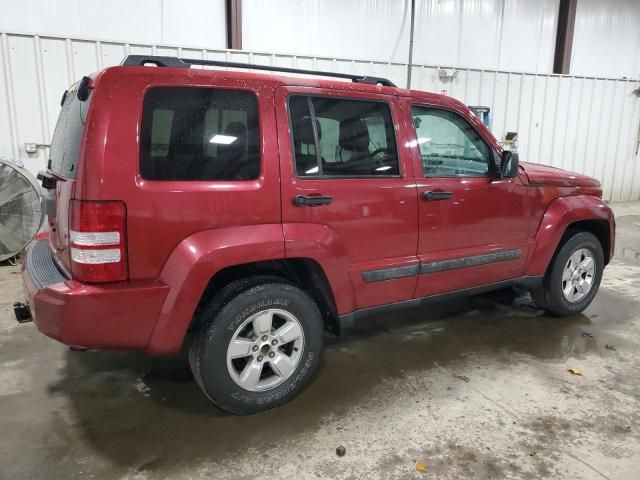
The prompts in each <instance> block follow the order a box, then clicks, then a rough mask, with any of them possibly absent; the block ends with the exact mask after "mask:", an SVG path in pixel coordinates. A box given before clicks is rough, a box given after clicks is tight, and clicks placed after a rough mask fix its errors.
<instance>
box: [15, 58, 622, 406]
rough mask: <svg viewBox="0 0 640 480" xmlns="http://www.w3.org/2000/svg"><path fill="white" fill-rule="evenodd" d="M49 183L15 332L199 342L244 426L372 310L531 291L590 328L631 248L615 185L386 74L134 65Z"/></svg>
mask: <svg viewBox="0 0 640 480" xmlns="http://www.w3.org/2000/svg"><path fill="white" fill-rule="evenodd" d="M193 65H195V66H197V68H191V67H192V66H193ZM207 66H208V67H218V68H205V67H207ZM230 68H231V69H230ZM242 68H245V69H246V68H251V69H252V70H253V71H241V69H242ZM255 70H267V71H273V70H278V71H284V72H287V73H294V74H298V75H297V76H290V77H285V76H278V75H276V74H273V73H256V72H255ZM299 74H306V76H305V77H302V76H300V75H299ZM310 75H315V76H314V77H310ZM327 77H338V78H337V79H336V78H333V79H329V78H327ZM40 179H41V180H42V183H43V187H44V188H43V191H44V200H43V201H44V204H45V208H46V211H47V214H48V221H49V232H48V234H43V235H41V236H39V237H37V238H36V239H35V241H34V242H33V243H32V244H31V246H30V247H29V249H28V251H27V254H26V257H25V260H24V265H23V281H24V288H25V293H26V298H27V303H24V304H23V303H19V304H16V306H15V313H16V317H17V318H18V319H19V320H20V321H29V320H31V318H33V320H34V321H35V323H36V325H37V327H38V329H39V330H40V331H41V332H43V333H44V334H45V335H48V336H50V337H52V338H55V339H56V340H59V341H60V342H63V343H65V344H67V345H71V346H77V347H86V348H99V349H138V350H144V351H146V352H149V353H152V354H174V353H176V352H179V351H180V350H181V348H182V347H183V345H185V346H186V348H187V349H188V352H189V358H190V363H191V367H192V370H193V374H194V376H195V379H196V381H197V382H198V384H199V385H200V387H201V388H202V390H203V391H204V392H205V393H206V395H207V396H208V397H209V398H210V399H211V401H212V402H214V403H215V404H216V405H218V406H219V407H220V408H222V409H224V410H227V411H229V412H233V413H236V414H249V413H254V412H257V411H260V410H264V409H267V408H270V407H273V406H276V405H280V404H282V403H284V402H286V401H288V400H290V399H291V398H293V397H294V396H295V395H297V394H298V393H299V392H300V391H301V390H302V389H303V388H304V387H305V385H306V384H307V383H308V382H309V380H310V378H311V377H312V376H313V374H314V372H315V371H316V369H317V367H318V364H319V361H320V354H321V350H322V345H323V336H324V332H325V330H328V331H330V332H333V333H339V331H340V328H341V327H344V325H345V324H348V323H349V322H352V321H353V320H354V319H355V318H357V317H360V316H361V315H365V314H367V313H369V312H371V311H379V310H380V309H384V310H386V309H392V308H396V307H400V306H414V305H420V304H424V303H427V302H430V301H432V300H437V299H443V298H448V297H450V296H452V295H467V294H473V293H477V292H482V291H487V290H491V289H497V288H503V287H505V286H512V285H516V286H520V287H522V288H525V289H527V290H529V291H530V292H531V294H532V297H533V299H534V302H535V303H536V305H538V306H539V307H541V308H543V309H544V310H546V311H547V312H549V313H550V314H553V315H558V316H563V315H572V314H575V313H578V312H581V311H582V310H584V309H585V308H586V307H587V306H588V305H589V303H590V302H591V301H592V300H593V298H594V296H595V294H596V292H597V290H598V286H599V284H600V280H601V278H602V273H603V269H604V266H605V265H606V264H607V263H608V262H609V261H610V259H611V257H612V255H613V248H614V228H615V224H614V218H613V214H612V212H611V209H610V208H609V207H608V206H607V205H606V204H605V203H604V202H603V201H602V200H601V196H602V189H601V187H600V184H599V183H598V181H596V180H594V179H592V178H589V177H586V176H583V175H578V174H574V173H569V172H565V171H562V170H558V169H555V168H551V167H546V166H541V165H535V164H519V162H518V156H517V154H515V153H512V152H509V151H503V149H502V148H501V146H500V145H499V144H498V142H497V141H496V139H495V138H494V137H493V136H492V135H491V133H490V132H489V131H488V130H487V128H485V126H484V125H483V124H482V123H481V122H480V121H479V120H478V119H477V118H476V117H475V116H474V115H473V114H472V113H471V112H470V110H469V109H468V108H467V107H465V105H463V104H462V103H460V102H458V101H456V100H454V99H452V98H449V97H446V96H442V95H435V94H430V93H424V92H419V91H414V90H405V89H402V88H397V87H395V86H394V85H393V84H392V83H391V82H389V81H388V80H385V79H381V78H375V77H366V76H365V77H360V76H356V75H346V74H336V73H330V72H314V71H303V70H294V69H287V68H276V67H264V66H258V65H249V66H247V65H239V64H231V63H223V62H215V61H205V60H186V59H185V60H181V59H178V58H170V57H144V56H129V57H127V58H126V59H125V60H124V61H123V63H122V64H121V65H120V66H117V67H111V68H106V69H104V70H102V71H101V72H99V73H96V74H94V75H92V76H90V77H84V78H83V79H82V80H81V81H80V82H78V83H77V84H75V85H74V86H73V87H71V88H70V89H69V90H68V91H67V92H65V94H64V96H63V98H62V111H61V113H60V117H59V119H58V123H57V126H56V129H55V134H54V137H53V142H52V145H51V156H50V160H49V165H48V169H47V170H46V171H44V172H41V174H40Z"/></svg>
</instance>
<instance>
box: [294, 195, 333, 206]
mask: <svg viewBox="0 0 640 480" xmlns="http://www.w3.org/2000/svg"><path fill="white" fill-rule="evenodd" d="M332 201H333V198H331V197H329V196H327V195H309V196H304V195H297V196H296V197H295V198H294V199H293V204H294V205H295V206H296V207H302V206H303V205H306V206H310V207H318V206H320V205H329V204H330V203H331V202H332Z"/></svg>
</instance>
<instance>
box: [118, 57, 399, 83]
mask: <svg viewBox="0 0 640 480" xmlns="http://www.w3.org/2000/svg"><path fill="white" fill-rule="evenodd" d="M148 63H151V64H152V65H155V66H157V67H169V68H189V67H191V65H206V66H211V67H230V68H245V69H250V70H266V71H269V72H284V73H302V74H305V75H319V76H323V77H334V78H344V79H347V80H351V81H352V82H355V83H366V84H370V85H383V86H385V87H395V86H396V85H395V84H394V83H393V82H392V81H391V80H388V79H386V78H380V77H371V76H369V75H352V74H350V73H337V72H323V71H320V70H304V69H300V68H287V67H275V66H272V65H256V64H254V63H238V62H222V61H218V60H198V59H195V58H178V57H164V56H156V55H129V56H127V57H125V59H124V60H122V63H121V64H120V65H124V66H143V65H146V64H148Z"/></svg>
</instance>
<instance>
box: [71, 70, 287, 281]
mask: <svg viewBox="0 0 640 480" xmlns="http://www.w3.org/2000/svg"><path fill="white" fill-rule="evenodd" d="M224 73H225V72H220V75H212V74H211V72H210V71H204V70H200V71H198V70H195V69H194V70H190V71H188V74H187V75H185V71H184V70H182V69H173V68H151V67H113V68H109V69H106V70H105V71H104V72H103V73H102V75H101V76H100V77H99V79H98V80H97V81H96V89H95V92H94V94H95V96H94V98H93V102H94V104H93V107H94V112H95V114H94V115H93V117H92V125H91V130H90V132H91V133H90V135H89V137H88V139H87V144H86V150H85V158H84V162H83V163H82V165H81V166H80V170H79V172H78V176H79V178H81V181H80V182H78V185H77V188H76V197H78V198H82V199H87V200H123V201H124V202H125V203H126V205H127V240H128V241H127V245H128V257H129V258H128V260H129V278H130V279H131V280H138V279H149V278H157V277H158V276H159V275H160V272H161V270H162V268H163V265H164V264H165V262H166V261H167V259H168V257H169V255H170V253H171V252H173V251H174V249H176V247H177V246H178V245H179V244H180V243H181V242H182V241H183V240H184V239H186V238H188V237H189V236H191V235H193V234H195V233H198V232H204V231H208V230H217V229H226V228H229V227H235V226H238V225H247V226H249V225H264V224H271V225H273V224H279V223H280V222H281V214H280V189H279V171H278V158H277V157H278V149H277V138H276V135H275V114H274V109H273V90H274V88H275V87H274V86H273V85H272V84H271V83H269V82H264V81H254V82H248V81H246V80H242V79H238V78H229V77H228V76H225V75H224ZM156 86H180V87H185V86H193V87H214V88H216V87H217V88H226V89H232V90H246V91H250V92H253V93H254V94H255V95H256V98H257V102H258V116H259V123H260V135H261V143H260V154H261V174H260V177H259V178H258V179H256V180H251V181H155V180H146V179H144V178H142V177H141V176H140V169H139V152H140V144H139V136H140V121H141V118H142V107H143V99H144V94H145V92H146V91H148V90H149V89H150V88H153V87H156Z"/></svg>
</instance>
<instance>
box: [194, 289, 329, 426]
mask: <svg viewBox="0 0 640 480" xmlns="http://www.w3.org/2000/svg"><path fill="white" fill-rule="evenodd" d="M232 290H233V289H232ZM237 290H238V289H236V291H235V292H234V295H233V296H231V298H227V299H226V300H225V301H224V302H223V303H224V305H223V306H221V305H220V303H221V302H220V301H219V299H218V300H216V299H214V300H213V301H212V302H210V304H209V305H208V306H207V307H206V308H205V309H204V310H203V311H202V313H201V314H200V318H198V319H196V321H197V322H198V323H197V326H196V328H195V330H194V332H192V335H191V337H190V344H189V349H190V352H189V353H190V355H189V359H190V363H191V369H192V371H193V374H194V376H195V378H196V380H197V382H198V384H199V385H200V387H201V388H202V390H203V391H204V393H205V394H206V395H207V396H208V397H209V399H210V400H211V401H212V402H213V403H215V404H216V405H217V406H219V407H220V408H222V409H223V410H226V411H228V412H231V413H235V414H239V415H246V414H251V413H256V412H259V411H262V410H266V409H269V408H272V407H275V406H277V405H281V404H283V403H286V402H288V401H289V400H290V399H292V398H293V397H295V396H296V395H297V394H298V393H300V391H301V390H302V389H303V388H304V387H305V386H306V385H307V383H308V382H309V380H310V379H311V377H312V376H313V373H314V372H315V370H316V369H317V367H318V364H319V360H320V353H321V350H322V344H323V335H324V328H323V322H322V318H321V315H320V311H319V309H318V307H317V306H316V304H315V303H314V302H313V300H312V299H311V298H310V297H309V296H308V295H307V294H306V293H305V292H304V291H302V290H300V289H298V288H296V287H294V286H293V285H289V284H285V283H267V284H260V285H257V286H253V287H249V288H246V289H244V290H243V289H242V288H240V289H239V290H240V291H239V292H238V291H237Z"/></svg>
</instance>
